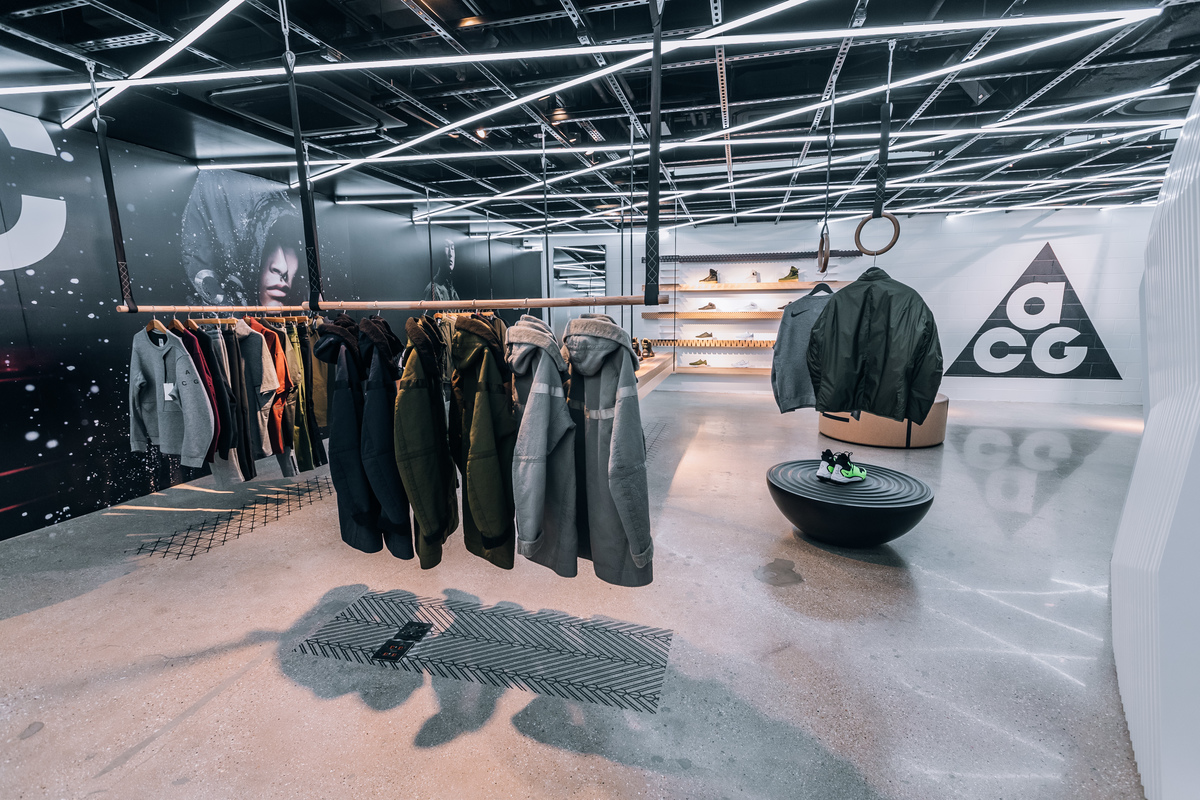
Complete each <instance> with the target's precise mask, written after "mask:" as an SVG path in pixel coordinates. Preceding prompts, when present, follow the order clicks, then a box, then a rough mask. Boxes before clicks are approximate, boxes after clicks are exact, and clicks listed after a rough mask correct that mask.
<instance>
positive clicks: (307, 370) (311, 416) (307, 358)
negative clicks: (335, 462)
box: [296, 325, 329, 467]
mask: <svg viewBox="0 0 1200 800" xmlns="http://www.w3.org/2000/svg"><path fill="white" fill-rule="evenodd" d="M296 335H297V336H298V337H299V339H300V363H301V365H302V366H303V367H304V422H305V424H306V425H308V441H309V444H310V445H311V447H312V460H313V466H315V467H320V466H322V465H324V464H328V463H329V458H328V456H326V455H325V445H324V444H322V442H321V430H320V427H319V426H318V425H317V409H316V402H315V399H314V396H313V387H314V375H315V372H316V369H315V366H314V364H313V352H312V351H313V343H312V339H311V338H310V336H309V330H308V326H307V325H301V326H299V327H298V328H297V329H296ZM321 366H322V367H324V366H325V365H324V364H321Z"/></svg>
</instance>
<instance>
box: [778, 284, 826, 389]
mask: <svg viewBox="0 0 1200 800" xmlns="http://www.w3.org/2000/svg"><path fill="white" fill-rule="evenodd" d="M832 297H833V295H832V294H829V293H828V292H822V293H821V294H807V295H805V296H804V297H801V298H800V299H799V300H796V301H794V302H792V303H788V306H787V308H785V309H784V310H783V319H782V320H781V321H780V323H779V333H778V334H777V335H776V336H775V355H774V357H773V358H772V359H771V390H772V391H773V392H775V403H776V404H777V405H778V406H779V410H780V411H781V412H786V411H795V410H796V409H797V408H812V407H813V406H815V405H816V404H817V395H816V393H815V392H814V391H813V384H812V378H811V377H810V376H809V372H808V340H809V338H810V337H811V336H812V329H813V323H815V322H816V321H817V317H819V316H821V311H822V310H824V308H825V305H826V304H827V303H828V302H829V300H830V298H832Z"/></svg>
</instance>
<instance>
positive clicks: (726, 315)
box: [642, 311, 783, 320]
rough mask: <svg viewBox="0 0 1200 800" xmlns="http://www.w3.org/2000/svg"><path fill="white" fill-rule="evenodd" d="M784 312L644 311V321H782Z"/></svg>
mask: <svg viewBox="0 0 1200 800" xmlns="http://www.w3.org/2000/svg"><path fill="white" fill-rule="evenodd" d="M782 318H783V312H782V311H643V312H642V319H706V320H719V319H729V320H739V319H782Z"/></svg>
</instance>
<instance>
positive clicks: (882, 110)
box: [854, 39, 900, 256]
mask: <svg viewBox="0 0 1200 800" xmlns="http://www.w3.org/2000/svg"><path fill="white" fill-rule="evenodd" d="M895 53H896V40H895V39H889V40H888V71H887V84H885V85H886V87H887V89H886V94H885V95H884V100H883V105H882V106H880V107H879V156H878V159H877V161H876V164H877V166H876V169H875V203H874V205H873V206H872V208H871V213H870V214H868V215H867V216H865V217H863V218H862V221H861V222H859V223H858V227H857V228H855V229H854V246H855V247H857V248H858V250H859V252H861V253H862V254H863V255H868V256H881V255H883V254H884V253H886V252H887V251H888V250H891V249H892V248H893V247H895V246H896V242H897V241H899V240H900V220H898V219H896V215H895V214H890V213H888V212H887V211H884V210H883V201H884V200H885V195H886V194H887V167H888V145H889V144H891V138H892V59H893V56H894V55H895ZM880 217H883V218H884V219H886V220H887V221H888V222H890V223H892V239H891V241H889V242H888V243H887V244H885V245H884V246H883V247H881V248H879V249H878V250H871V249H870V248H868V247H866V246H864V245H863V243H862V230H863V228H864V227H865V226H866V224H867V223H868V222H870V221H871V220H873V219H879V218H880Z"/></svg>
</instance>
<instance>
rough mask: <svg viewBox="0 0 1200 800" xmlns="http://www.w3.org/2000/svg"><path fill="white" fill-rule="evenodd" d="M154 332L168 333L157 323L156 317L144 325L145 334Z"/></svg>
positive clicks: (164, 327) (163, 326)
mask: <svg viewBox="0 0 1200 800" xmlns="http://www.w3.org/2000/svg"><path fill="white" fill-rule="evenodd" d="M155 331H157V332H159V333H169V331H168V330H167V328H166V326H165V325H163V324H162V323H161V322H159V321H158V317H151V318H150V321H149V322H148V323H146V333H154V332H155Z"/></svg>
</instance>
